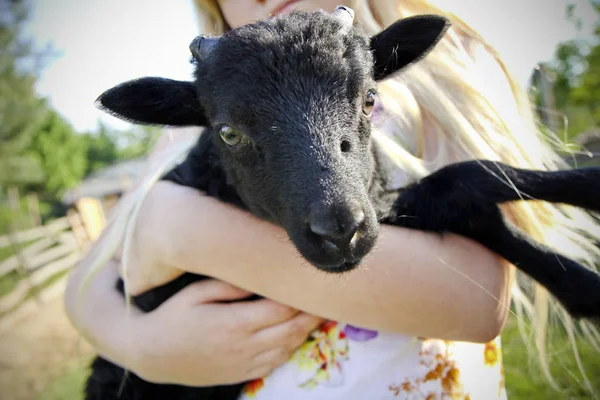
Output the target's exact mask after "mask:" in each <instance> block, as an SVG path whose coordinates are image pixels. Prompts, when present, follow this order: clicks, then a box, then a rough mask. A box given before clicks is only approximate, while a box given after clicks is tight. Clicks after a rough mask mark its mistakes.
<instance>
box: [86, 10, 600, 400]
mask: <svg viewBox="0 0 600 400" xmlns="http://www.w3.org/2000/svg"><path fill="white" fill-rule="evenodd" d="M353 16H354V14H353V11H352V10H351V9H348V8H346V7H340V8H338V9H337V10H336V11H335V12H334V13H333V14H328V13H325V12H322V11H318V12H313V13H303V12H295V13H292V14H288V15H284V16H277V17H275V18H272V19H269V20H266V21H260V22H256V23H253V24H250V25H246V26H243V27H240V28H237V29H233V30H231V31H229V32H227V33H225V34H224V35H223V36H221V37H205V36H200V37H198V38H196V39H194V41H193V42H192V43H191V45H190V50H191V52H192V54H193V63H194V64H195V79H194V80H193V81H190V82H185V81H175V80H170V79H165V78H156V77H145V78H141V79H137V80H133V81H129V82H126V83H123V84H121V85H118V86H116V87H114V88H112V89H110V90H108V91H106V92H105V93H103V94H102V95H101V96H100V98H99V100H98V102H99V105H100V107H101V108H102V109H104V110H106V111H107V112H109V113H111V114H112V115H115V116H116V117H119V118H122V119H124V120H127V121H130V122H133V123H139V124H156V125H165V126H201V127H206V130H205V131H204V133H203V134H201V135H200V138H199V140H198V142H197V144H196V145H195V146H194V147H193V148H192V150H191V151H190V152H189V154H188V156H187V158H186V159H185V160H184V161H183V162H182V163H181V164H179V165H178V166H177V167H175V168H174V169H173V170H172V171H170V172H169V173H168V174H167V175H166V176H165V177H164V179H167V180H170V181H173V182H176V183H178V184H181V185H186V186H190V187H193V188H196V189H198V190H200V191H203V192H205V193H206V194H208V195H210V196H214V197H216V198H218V199H220V200H222V201H225V202H228V203H231V204H233V205H235V206H237V207H240V208H242V209H245V210H248V211H249V212H251V213H253V214H255V215H257V216H258V217H260V218H263V219H265V220H268V221H270V222H272V223H275V224H278V225H280V226H282V227H283V228H285V230H286V231H287V233H288V234H289V237H290V239H291V241H292V242H293V243H294V245H295V246H296V247H297V249H298V251H299V253H300V254H301V255H302V256H303V257H304V258H305V259H306V260H308V261H309V262H310V264H312V265H313V266H314V267H316V268H318V269H320V270H324V271H326V272H329V273H342V272H347V273H351V272H350V271H351V270H352V269H354V268H356V267H357V266H359V265H360V263H361V260H362V259H363V258H364V257H365V255H367V254H368V253H369V251H370V250H371V249H372V248H373V245H374V243H375V241H376V239H377V236H378V229H379V224H392V225H398V226H403V227H407V228H411V229H418V230H425V231H433V232H438V233H439V234H444V233H446V232H453V233H456V234H460V235H463V236H466V237H469V238H471V239H473V240H475V241H477V242H479V243H481V244H482V245H484V246H486V247H487V248H489V249H490V250H492V251H493V252H495V253H497V254H498V255H500V256H502V257H504V258H505V259H506V260H508V261H510V262H512V263H513V264H514V265H516V266H517V267H518V268H519V269H521V270H522V271H524V272H525V273H527V274H528V275H529V276H531V277H532V278H533V279H534V280H536V281H537V282H539V283H540V284H541V285H543V286H545V287H546V288H547V289H548V290H549V291H550V293H551V294H552V295H553V296H555V297H556V298H557V299H558V300H559V301H560V302H561V303H562V304H563V305H564V307H565V308H566V310H568V312H569V313H571V314H572V315H573V316H574V317H577V318H597V317H600V277H599V276H598V275H597V274H596V273H594V272H592V271H591V270H589V269H587V268H585V267H583V266H581V265H579V264H578V263H576V262H574V261H573V260H570V259H568V258H566V257H563V256H561V255H559V254H556V253H555V252H554V251H552V249H550V248H547V247H545V246H542V245H541V244H538V243H536V242H534V241H532V240H531V239H530V238H528V237H527V236H526V235H524V234H523V233H522V232H521V231H520V230H519V229H517V228H516V227H515V226H513V225H511V224H510V223H509V222H508V221H507V220H505V219H504V218H503V216H502V214H501V212H500V208H499V204H501V203H504V202H510V201H522V200H525V201H526V200H529V199H537V200H543V201H549V202H557V203H567V204H570V205H574V206H577V207H582V208H586V209H588V210H590V211H592V212H599V211H600V169H599V168H585V169H576V170H564V171H552V172H547V171H533V170H524V169H518V168H513V167H511V166H508V165H505V164H502V163H498V162H491V161H483V160H475V161H469V162H461V163H457V164H453V165H450V166H447V167H445V168H443V169H440V170H438V171H437V172H435V173H432V174H431V175H429V176H427V177H425V178H423V179H421V180H419V181H417V182H415V183H414V184H411V185H409V186H407V187H405V188H402V189H399V190H394V191H392V190H388V189H387V188H388V179H389V176H390V174H389V169H388V165H389V164H387V161H386V158H385V156H384V155H383V153H382V151H381V149H380V148H379V147H378V146H379V145H378V144H377V143H376V142H374V141H373V140H371V137H370V134H371V126H370V120H369V116H370V114H371V111H372V109H373V105H374V101H375V96H376V93H377V82H378V81H381V80H383V79H386V78H388V77H390V76H391V75H393V74H395V73H396V72H398V71H399V70H401V69H402V68H404V67H406V66H408V65H409V64H411V63H414V62H417V61H418V60H419V59H420V58H422V57H424V56H425V55H426V54H427V53H428V52H429V51H430V50H431V49H432V48H433V47H434V46H435V45H436V43H437V42H438V41H439V40H440V38H441V37H442V36H443V35H444V34H445V32H446V30H447V29H448V27H449V21H448V20H446V19H445V18H443V17H440V16H435V15H423V16H416V17H410V18H405V19H402V20H399V21H397V22H396V23H394V24H393V25H391V26H390V27H388V28H387V29H385V30H384V31H382V32H381V33H379V34H377V35H375V36H373V37H368V36H366V35H365V34H364V33H363V32H361V31H360V30H359V29H358V28H356V27H353V26H352V21H353ZM508 179H510V182H512V184H508V183H507V182H508ZM515 189H517V190H515ZM406 216H410V218H406ZM199 279H203V277H202V276H198V275H194V274H189V273H186V274H184V275H183V276H181V277H179V278H178V279H176V280H174V281H173V282H171V283H168V284H166V285H164V286H162V287H159V288H156V289H153V290H150V291H148V292H147V293H144V294H142V295H140V296H136V297H135V298H134V303H135V304H136V305H137V307H139V308H140V309H142V310H144V311H146V312H148V311H151V310H153V309H155V308H157V307H158V306H159V305H160V304H161V303H162V302H164V301H165V300H166V299H167V298H169V297H170V296H172V295H173V294H174V293H175V292H177V291H178V290H180V289H181V288H183V287H184V286H185V285H187V284H189V283H191V282H193V281H196V280H199ZM118 288H119V290H121V291H123V285H122V282H121V281H119V283H118ZM123 379H124V371H123V369H122V368H120V367H118V366H116V365H114V364H112V363H110V362H109V361H107V360H104V359H102V358H97V359H96V360H95V361H94V363H93V365H92V373H91V376H90V377H89V379H88V381H87V387H86V395H87V397H86V398H87V399H88V400H92V399H93V400H107V399H108V400H109V399H117V398H119V399H124V400H133V399H140V400H141V399H144V400H151V399H194V400H200V399H203V400H206V399H210V400H224V399H231V400H234V399H236V398H237V397H238V396H239V394H240V392H241V390H242V388H243V386H244V383H239V384H237V385H229V386H219V387H185V386H179V385H158V384H153V383H150V382H147V381H144V380H142V379H141V378H139V377H138V376H136V375H135V374H133V373H130V374H129V375H128V376H127V377H126V378H125V382H124V383H123ZM122 383H123V385H124V386H123V387H122V388H121V384H122ZM120 389H122V392H121V393H119V391H120ZM284 396H285V394H283V393H282V398H284Z"/></svg>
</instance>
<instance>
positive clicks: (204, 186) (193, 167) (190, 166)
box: [163, 131, 247, 209]
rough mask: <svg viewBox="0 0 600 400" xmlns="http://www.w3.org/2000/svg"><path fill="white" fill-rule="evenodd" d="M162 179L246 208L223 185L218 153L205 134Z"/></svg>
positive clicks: (225, 182) (225, 179)
mask: <svg viewBox="0 0 600 400" xmlns="http://www.w3.org/2000/svg"><path fill="white" fill-rule="evenodd" d="M163 179H164V180H168V181H172V182H174V183H177V184H179V185H182V186H188V187H192V188H194V189H198V190H200V191H202V192H204V193H206V194H207V195H209V196H212V197H215V198H217V199H219V200H221V201H224V202H227V203H231V204H234V205H236V206H238V207H240V208H242V209H247V207H246V206H245V205H244V203H243V202H242V200H241V199H240V197H239V196H238V194H237V192H236V191H235V189H234V188H233V187H232V186H231V185H229V184H228V183H227V177H226V175H225V171H224V169H223V167H222V165H221V159H220V157H219V152H218V151H217V148H216V146H215V144H214V142H213V137H212V135H211V134H210V132H208V131H204V132H203V133H202V134H201V135H200V137H199V138H198V142H197V143H196V145H194V147H193V148H192V149H191V150H190V152H189V154H188V156H187V157H186V158H185V160H184V161H183V162H182V163H181V164H179V165H178V166H177V167H175V168H174V169H173V170H171V171H170V172H169V173H168V174H167V175H165V177H164V178H163Z"/></svg>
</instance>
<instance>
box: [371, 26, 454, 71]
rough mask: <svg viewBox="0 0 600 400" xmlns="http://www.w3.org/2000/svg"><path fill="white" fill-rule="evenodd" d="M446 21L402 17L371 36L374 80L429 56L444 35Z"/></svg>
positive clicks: (446, 28) (446, 27)
mask: <svg viewBox="0 0 600 400" xmlns="http://www.w3.org/2000/svg"><path fill="white" fill-rule="evenodd" d="M449 27H450V21H449V20H448V19H447V18H444V17H442V16H439V15H417V16H414V17H408V18H403V19H401V20H399V21H396V22H395V23H394V24H392V25H391V26H389V27H388V28H386V29H385V30H383V31H382V32H380V33H378V34H377V35H375V36H373V37H371V50H372V51H373V55H374V57H375V65H374V68H375V80H377V81H379V80H383V79H385V78H387V77H389V76H390V75H392V74H394V73H395V72H397V71H399V70H400V69H402V68H404V67H406V66H407V65H408V64H411V63H414V62H416V61H418V60H420V59H421V58H423V57H424V56H425V55H427V53H429V52H430V51H431V50H432V49H433V47H434V46H435V45H436V44H437V43H438V42H439V41H440V39H441V38H442V37H443V36H444V34H445V33H446V31H447V30H448V28H449Z"/></svg>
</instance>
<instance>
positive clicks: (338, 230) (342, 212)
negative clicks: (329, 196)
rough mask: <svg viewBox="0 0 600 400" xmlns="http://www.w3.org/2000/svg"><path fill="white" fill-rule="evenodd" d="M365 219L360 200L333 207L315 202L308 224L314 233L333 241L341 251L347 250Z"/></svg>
mask: <svg viewBox="0 0 600 400" xmlns="http://www.w3.org/2000/svg"><path fill="white" fill-rule="evenodd" d="M364 219H365V213H364V211H363V208H362V207H361V205H360V203H359V202H358V201H349V202H348V203H346V204H343V205H334V206H331V207H326V206H325V205H323V204H322V203H313V204H312V205H311V206H310V213H309V216H308V225H309V227H310V230H311V231H312V232H313V233H314V234H316V235H318V236H320V237H321V238H322V239H324V240H327V241H329V242H331V243H333V244H334V245H335V246H336V247H337V248H338V249H339V250H340V251H345V250H347V248H348V247H349V245H350V242H351V241H352V238H353V237H354V234H355V233H356V231H357V230H358V228H359V227H360V225H361V224H362V222H363V221H364Z"/></svg>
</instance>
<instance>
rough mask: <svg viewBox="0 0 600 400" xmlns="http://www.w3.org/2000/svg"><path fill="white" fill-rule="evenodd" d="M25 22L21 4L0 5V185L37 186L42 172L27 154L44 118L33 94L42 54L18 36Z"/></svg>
mask: <svg viewBox="0 0 600 400" xmlns="http://www.w3.org/2000/svg"><path fill="white" fill-rule="evenodd" d="M26 18H27V9H26V4H25V2H22V1H13V2H8V3H3V4H2V18H0V48H2V51H0V185H10V184H15V183H38V182H41V181H42V180H43V179H44V173H43V168H42V166H41V165H40V162H39V160H38V159H37V158H36V157H35V155H33V154H31V152H28V151H27V150H28V147H29V146H30V144H31V141H32V139H33V136H34V135H35V132H36V131H37V129H38V127H39V125H40V123H41V122H42V121H43V119H44V118H45V114H46V107H45V105H44V102H43V101H42V100H40V99H39V98H38V97H37V96H36V94H35V87H34V85H35V80H36V76H35V72H36V68H37V66H38V65H39V63H40V62H39V60H41V59H42V58H43V56H44V55H45V54H46V53H38V52H36V51H34V50H33V46H32V44H31V42H30V41H28V40H26V39H24V38H23V37H22V36H21V35H20V33H21V31H22V27H23V24H24V23H25V21H26Z"/></svg>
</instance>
